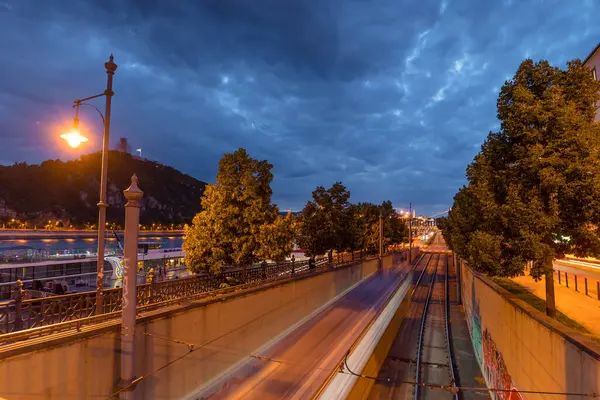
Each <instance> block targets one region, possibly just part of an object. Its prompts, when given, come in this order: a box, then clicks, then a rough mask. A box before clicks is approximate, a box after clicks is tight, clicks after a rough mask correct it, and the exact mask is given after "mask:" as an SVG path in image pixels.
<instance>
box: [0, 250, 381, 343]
mask: <svg viewBox="0 0 600 400" xmlns="http://www.w3.org/2000/svg"><path fill="white" fill-rule="evenodd" d="M372 258H377V254H375V253H368V252H362V251H360V252H358V251H357V252H354V253H340V254H335V255H333V257H332V262H331V263H329V259H328V257H327V256H323V257H318V258H316V260H315V265H314V270H322V269H327V268H333V267H336V266H342V265H347V264H350V263H354V262H356V261H362V260H366V259H372ZM307 272H308V273H310V272H312V271H310V270H309V263H308V260H303V261H296V262H284V263H280V264H268V265H260V266H254V267H251V268H248V269H247V271H246V282H244V283H243V282H242V271H241V269H236V270H232V271H227V272H224V273H222V274H218V275H203V276H194V277H190V278H182V279H175V280H169V281H161V282H155V281H154V280H153V279H152V277H151V278H150V282H149V283H145V284H142V285H138V286H137V291H136V295H137V307H138V313H139V312H140V310H144V311H148V310H151V309H156V308H160V307H163V306H168V305H172V304H173V303H174V302H175V301H178V300H183V299H185V300H194V299H196V298H199V296H202V295H207V294H210V293H215V294H223V293H227V292H230V291H233V290H240V289H243V288H247V287H250V286H256V284H260V283H263V282H269V281H274V280H278V279H285V278H289V277H291V276H294V275H296V274H305V273H307ZM122 297H123V293H122V289H121V288H117V289H109V290H105V291H104V296H103V302H104V304H103V312H104V313H103V314H100V315H94V314H95V309H96V292H82V293H74V294H67V295H61V296H50V297H44V298H37V299H27V298H26V292H25V291H24V290H23V288H22V284H21V285H20V286H17V287H15V289H14V290H13V299H12V300H10V301H9V302H6V303H4V304H1V305H0V335H6V334H12V333H16V332H19V331H23V330H28V329H32V328H41V327H49V326H51V325H55V324H59V323H65V322H74V323H73V324H68V326H67V327H66V328H67V329H70V327H72V326H75V327H77V329H79V328H80V327H81V326H82V325H83V324H86V322H87V324H91V323H96V322H99V321H104V320H107V319H112V318H116V317H118V316H119V315H120V311H121V302H122ZM84 319H85V320H86V321H84ZM64 329H65V327H63V328H62V329H56V330H52V329H49V331H58V330H64ZM9 336H11V335H9ZM11 341H13V340H12V339H11V338H5V340H2V339H0V345H2V344H5V343H7V342H11Z"/></svg>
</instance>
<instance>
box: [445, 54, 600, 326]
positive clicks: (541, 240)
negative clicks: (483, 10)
mask: <svg viewBox="0 0 600 400" xmlns="http://www.w3.org/2000/svg"><path fill="white" fill-rule="evenodd" d="M599 90H600V83H598V82H597V81H595V80H594V79H593V78H592V77H591V75H590V73H589V70H588V69H587V68H586V67H584V66H583V65H582V64H581V62H580V61H579V60H576V61H572V62H569V63H568V64H567V69H566V70H560V69H558V68H554V67H551V66H550V65H549V64H548V63H547V62H546V61H541V62H538V63H534V62H533V61H531V60H525V61H524V62H523V63H522V64H521V65H520V67H519V69H518V70H517V72H516V74H515V76H514V77H513V78H512V79H511V80H509V81H507V82H506V83H505V84H504V86H503V87H502V90H501V92H500V94H499V96H498V118H499V119H500V121H501V129H500V132H497V133H490V134H489V135H488V139H487V141H486V142H485V143H484V144H483V146H482V149H481V152H480V153H479V154H478V155H477V156H476V157H475V160H474V161H473V163H472V164H471V165H470V166H469V168H468V170H467V177H468V179H469V186H468V187H467V188H463V189H461V191H460V192H459V193H458V194H457V196H456V197H455V201H454V206H453V208H452V210H451V211H450V213H449V217H448V221H447V225H448V227H447V230H448V232H446V233H445V235H447V236H449V238H450V241H449V242H448V243H449V244H450V245H451V246H452V248H453V249H454V250H455V251H456V252H457V253H458V254H459V255H462V256H466V257H467V258H468V259H469V261H470V262H471V265H472V266H473V267H474V268H475V269H477V270H479V271H483V272H486V273H488V274H490V275H500V276H515V275H519V274H522V273H523V268H524V265H525V263H526V262H528V261H532V262H533V268H532V275H533V276H534V278H536V279H537V278H541V277H542V276H545V279H546V299H547V302H546V303H547V304H546V309H547V313H548V315H550V316H552V317H553V316H554V315H555V305H554V284H553V273H552V261H553V260H554V259H555V258H560V257H563V256H564V254H566V253H574V254H576V255H578V256H588V255H594V256H597V255H600V232H599V230H598V226H599V225H600V127H599V125H598V124H597V123H595V122H594V116H595V112H596V104H597V103H598V101H599V100H600V95H599V93H598V92H599Z"/></svg>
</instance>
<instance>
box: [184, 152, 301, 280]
mask: <svg viewBox="0 0 600 400" xmlns="http://www.w3.org/2000/svg"><path fill="white" fill-rule="evenodd" d="M272 168H273V166H272V165H271V164H269V163H268V162H267V161H258V160H255V159H254V158H252V157H250V156H249V155H248V153H247V152H246V150H244V149H239V150H237V151H235V152H234V153H231V154H225V155H224V156H223V158H222V159H221V160H220V161H219V168H218V172H217V179H216V184H214V185H207V187H206V190H205V192H204V196H203V197H202V208H203V211H202V212H200V213H199V214H197V215H196V216H195V217H194V220H193V222H192V225H191V226H189V227H186V230H185V240H184V243H183V248H184V250H185V261H186V264H187V265H188V266H189V268H190V270H192V271H193V272H200V271H205V272H212V273H218V272H221V271H222V270H223V267H224V266H226V265H234V266H241V267H242V271H243V276H244V278H245V272H246V267H247V266H248V265H251V264H253V263H255V262H257V261H259V260H261V259H267V258H269V259H277V260H279V259H281V254H282V253H285V252H286V251H287V250H288V249H289V250H291V237H292V233H291V231H290V230H291V225H290V223H289V221H290V220H289V218H291V217H289V218H288V217H286V218H285V219H283V220H280V219H278V218H277V214H278V210H277V207H276V206H275V205H273V204H271V195H272V190H271V181H272V180H273V174H272V173H271V169H272ZM265 246H269V247H272V248H269V249H266V248H265ZM288 254H289V252H288Z"/></svg>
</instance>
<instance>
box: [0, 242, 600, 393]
mask: <svg viewBox="0 0 600 400" xmlns="http://www.w3.org/2000/svg"><path fill="white" fill-rule="evenodd" d="M236 273H237V272H236V271H232V272H231V274H232V275H231V276H216V277H215V276H211V277H194V278H188V279H181V280H180V282H169V283H168V284H163V283H157V284H154V283H149V284H147V285H143V286H141V287H138V308H137V312H136V328H135V332H134V333H133V335H134V337H133V340H134V349H133V351H131V352H124V351H123V348H122V347H121V341H120V340H119V338H120V337H121V336H122V335H123V334H124V332H123V331H122V329H121V322H120V305H119V304H114V305H113V308H107V309H106V310H105V311H106V312H105V313H104V314H101V315H94V313H93V310H95V308H96V307H95V304H92V303H93V301H94V300H93V299H94V298H95V297H94V296H88V297H84V295H67V296H62V297H61V298H60V299H55V300H51V299H41V300H38V302H37V303H35V302H29V300H21V303H20V304H18V303H16V302H14V301H13V302H12V303H11V304H9V305H7V304H3V305H0V325H2V327H3V329H4V331H2V333H1V334H0V397H2V398H6V399H13V398H14V399H57V398H60V399H86V398H100V399H119V398H123V399H221V398H231V399H310V398H319V399H344V398H349V399H358V398H360V399H408V398H412V399H445V398H448V399H450V398H453V399H479V398H494V399H499V398H502V399H525V398H527V399H529V398H532V399H538V398H539V399H541V398H549V397H544V396H545V395H544V393H553V396H555V397H553V398H564V399H567V398H580V397H581V396H583V397H581V398H584V397H585V396H584V395H585V394H590V393H594V392H595V393H598V392H600V390H598V389H599V388H600V351H598V350H599V348H600V346H598V345H596V347H594V344H593V343H590V342H591V341H587V342H586V341H585V340H584V339H582V338H581V337H575V336H573V335H572V332H569V331H568V330H564V329H561V328H560V327H559V326H558V325H557V324H553V323H552V322H551V321H548V320H547V318H546V317H545V316H544V315H541V313H539V312H538V313H537V314H536V313H535V312H534V311H533V310H531V309H526V307H525V306H524V305H523V304H520V303H518V302H516V301H515V300H514V299H512V298H511V297H510V295H509V294H507V293H506V292H502V290H501V289H499V288H498V287H497V286H494V284H493V282H491V281H489V280H487V278H485V277H483V276H481V275H478V274H477V273H475V272H473V271H472V270H470V269H469V267H468V265H467V264H466V263H465V262H464V261H461V260H459V259H457V258H456V257H454V256H453V255H452V254H451V253H450V252H449V251H448V250H447V249H446V247H445V245H444V243H443V239H442V237H441V235H439V234H438V235H436V236H435V237H434V240H433V241H432V242H431V243H430V245H429V246H427V247H423V248H414V249H412V250H411V251H410V252H409V251H408V250H406V251H398V252H392V253H387V254H383V255H381V256H379V255H377V254H365V253H360V252H356V253H344V254H336V255H334V257H333V259H331V260H330V259H327V258H320V259H318V260H317V263H316V265H315V266H314V267H311V266H309V265H308V264H307V263H305V262H297V263H284V264H279V265H271V266H269V267H255V268H251V269H249V270H248V274H247V277H248V281H247V282H246V283H245V284H241V285H234V286H229V287H225V286H224V285H222V283H223V282H225V281H231V279H228V278H234V279H235V276H234V275H235V274H236ZM69 296H73V297H72V298H71V300H69ZM113 297H114V298H113V300H110V299H111V296H107V298H108V299H109V300H106V301H107V302H108V303H110V302H111V301H113V302H115V303H117V302H118V301H117V300H116V299H117V298H118V296H117V295H115V296H113ZM59 300H60V301H59ZM482 300H483V301H482ZM108 303H107V304H108ZM65 304H67V305H68V306H65ZM16 306H18V309H17V307H16ZM2 307H3V308H2ZM524 310H525V311H527V312H524ZM547 343H552V346H553V347H552V349H553V351H543V349H544V345H545V344H547ZM123 362H125V363H129V362H132V363H133V365H134V370H135V379H133V380H131V381H123V380H122V379H121V375H120V372H121V369H122V367H121V365H122V363H123ZM576 377H579V378H576ZM573 394H577V396H580V397H573Z"/></svg>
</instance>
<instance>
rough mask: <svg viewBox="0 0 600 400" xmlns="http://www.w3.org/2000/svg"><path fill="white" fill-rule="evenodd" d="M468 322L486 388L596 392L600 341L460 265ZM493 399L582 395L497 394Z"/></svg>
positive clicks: (599, 375) (599, 388) (599, 381)
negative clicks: (594, 340) (551, 316)
mask: <svg viewBox="0 0 600 400" xmlns="http://www.w3.org/2000/svg"><path fill="white" fill-rule="evenodd" d="M461 273H462V281H461V289H462V300H463V305H464V307H465V312H466V316H467V323H468V326H469V331H470V334H471V339H472V341H473V347H474V349H475V355H476V357H477V361H478V362H479V365H480V366H481V369H482V372H483V376H484V378H485V379H486V381H487V384H488V387H492V388H498V389H508V390H510V389H515V390H517V391H518V390H520V391H546V392H560V393H588V394H589V393H600V345H598V344H597V343H595V342H593V341H591V340H590V339H589V338H588V337H586V336H584V335H581V334H579V333H578V332H576V331H574V330H572V329H570V328H568V327H566V326H564V325H562V324H560V323H558V322H556V321H554V320H552V319H550V318H548V317H547V316H546V315H545V314H543V313H541V312H539V311H537V310H536V309H535V308H533V307H532V306H530V305H529V304H526V303H525V302H523V301H521V300H519V299H518V298H516V297H515V296H513V295H511V294H510V293H509V292H507V291H506V290H504V289H502V288H501V287H499V286H498V285H496V284H495V283H494V282H492V281H490V280H489V279H487V278H486V277H484V276H482V275H480V274H478V273H475V272H473V271H472V270H471V269H469V268H468V267H467V266H466V264H465V263H464V262H463V263H462V266H461ZM493 398H496V399H519V398H522V399H557V400H558V399H583V397H581V396H577V395H570V396H567V395H550V394H532V393H511V394H510V395H509V394H508V393H506V394H505V393H496V394H494V395H493Z"/></svg>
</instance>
